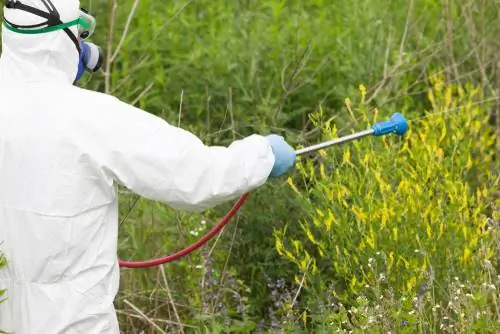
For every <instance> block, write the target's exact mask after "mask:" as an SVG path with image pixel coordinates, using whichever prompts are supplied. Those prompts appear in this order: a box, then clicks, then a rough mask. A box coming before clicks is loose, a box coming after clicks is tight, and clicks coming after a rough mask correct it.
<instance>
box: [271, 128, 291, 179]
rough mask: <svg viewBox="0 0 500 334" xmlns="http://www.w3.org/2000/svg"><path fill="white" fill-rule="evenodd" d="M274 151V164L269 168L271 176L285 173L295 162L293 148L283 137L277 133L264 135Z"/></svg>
mask: <svg viewBox="0 0 500 334" xmlns="http://www.w3.org/2000/svg"><path fill="white" fill-rule="evenodd" d="M266 138H267V140H268V141H269V144H270V145H271V148H272V150H273V153H274V159H275V160H274V166H273V169H272V170H271V174H270V176H271V177H278V176H281V175H283V174H285V173H286V172H287V171H288V169H290V168H291V167H292V166H293V165H294V164H295V158H296V154H295V150H294V149H293V148H292V147H291V146H290V145H288V144H287V143H286V142H285V139H284V138H283V137H281V136H278V135H269V136H267V137H266Z"/></svg>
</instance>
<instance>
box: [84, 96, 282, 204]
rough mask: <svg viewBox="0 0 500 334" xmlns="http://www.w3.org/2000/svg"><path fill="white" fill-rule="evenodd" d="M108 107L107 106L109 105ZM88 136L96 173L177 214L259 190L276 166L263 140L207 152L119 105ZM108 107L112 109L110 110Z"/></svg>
mask: <svg viewBox="0 0 500 334" xmlns="http://www.w3.org/2000/svg"><path fill="white" fill-rule="evenodd" d="M109 102H111V103H109ZM106 104H107V105H108V106H107V108H108V109H107V110H106V111H103V112H102V113H101V114H98V113H96V114H95V115H96V116H98V117H99V120H100V121H99V120H94V121H95V122H93V123H92V122H89V127H92V129H94V126H95V123H96V122H98V123H99V125H98V126H97V128H95V129H94V130H92V131H91V132H87V133H89V135H88V136H89V138H88V142H90V143H92V144H91V145H93V147H94V151H95V152H96V154H95V156H97V157H98V161H99V165H100V167H101V168H102V169H103V170H105V171H106V172H107V173H108V174H110V175H112V177H113V179H115V180H116V181H117V182H119V183H121V184H123V185H124V186H125V187H127V188H128V189H130V190H131V191H133V192H135V193H137V194H139V195H141V196H143V197H145V198H148V199H151V200H158V201H161V202H163V203H165V204H167V205H169V206H171V207H173V208H175V209H182V210H188V211H203V210H206V209H209V208H212V207H214V206H216V205H218V204H221V203H224V202H226V201H229V200H232V199H235V198H237V197H239V196H241V195H243V194H244V193H245V192H248V191H251V190H253V189H255V188H257V187H259V186H261V185H263V184H264V183H265V182H266V181H267V178H268V177H269V174H270V172H271V169H272V167H273V164H274V155H273V152H272V149H271V147H270V145H269V144H268V142H267V139H266V138H264V137H262V136H259V135H252V136H249V137H247V138H244V139H242V140H237V141H234V142H233V143H232V144H231V145H230V146H228V147H221V146H206V145H204V144H203V143H202V141H201V140H200V139H199V138H198V137H196V136H195V135H194V134H192V133H191V132H188V131H186V130H183V129H181V128H178V127H175V126H172V125H170V124H168V123H167V122H166V121H164V120H163V119H161V118H159V117H156V116H154V115H152V114H150V113H148V112H146V111H143V110H141V109H138V108H136V107H133V106H131V105H129V104H126V103H124V102H122V101H120V100H118V99H114V98H113V99H112V100H111V101H108V103H106ZM109 104H111V106H109ZM90 124H92V125H90Z"/></svg>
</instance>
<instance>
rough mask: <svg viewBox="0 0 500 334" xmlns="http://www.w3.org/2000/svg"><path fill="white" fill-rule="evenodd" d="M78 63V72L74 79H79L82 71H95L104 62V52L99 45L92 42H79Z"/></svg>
mask: <svg viewBox="0 0 500 334" xmlns="http://www.w3.org/2000/svg"><path fill="white" fill-rule="evenodd" d="M80 48H81V54H80V64H79V65H78V73H77V76H76V80H75V81H78V80H80V78H81V77H82V75H83V72H84V71H87V72H90V73H94V72H97V71H98V70H99V69H100V68H101V67H102V64H103V63H104V52H103V50H102V48H101V47H99V46H97V45H95V44H94V43H89V42H83V41H82V42H81V43H80Z"/></svg>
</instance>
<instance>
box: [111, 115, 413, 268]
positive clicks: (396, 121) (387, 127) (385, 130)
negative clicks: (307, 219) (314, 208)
mask: <svg viewBox="0 0 500 334" xmlns="http://www.w3.org/2000/svg"><path fill="white" fill-rule="evenodd" d="M406 131H408V122H407V121H406V119H405V117H404V116H403V115H402V114H400V113H394V114H393V115H392V116H391V118H390V119H389V120H386V121H382V122H379V123H376V124H374V125H373V126H372V127H371V129H368V130H364V131H360V132H357V133H354V134H351V135H347V136H344V137H341V138H337V139H333V140H329V141H326V142H324V143H320V144H317V145H313V146H309V147H306V148H302V149H300V150H297V151H296V154H297V155H303V154H306V153H310V152H315V151H318V150H322V149H325V148H328V147H331V146H334V145H337V144H342V143H345V142H348V141H351V140H354V139H358V138H363V137H366V136H372V135H373V136H383V135H386V134H390V133H396V134H398V135H400V136H402V135H404V134H405V133H406ZM247 197H248V194H244V195H243V196H241V198H240V199H239V200H238V201H237V202H236V203H235V204H234V206H233V208H232V209H231V210H230V211H229V212H228V213H227V214H226V215H225V216H224V218H222V220H221V221H220V222H219V223H217V225H215V226H214V227H213V228H212V229H211V230H210V231H209V232H208V233H207V234H206V235H205V236H203V237H202V238H201V239H200V240H198V241H197V242H196V243H194V244H192V245H190V246H189V247H187V248H185V249H183V250H181V251H179V252H177V253H174V254H171V255H168V256H165V257H162V258H158V259H153V260H148V261H139V262H131V261H120V267H126V268H148V267H153V266H158V265H161V264H164V263H167V262H171V261H174V260H177V259H179V258H181V257H183V256H186V255H188V254H189V253H191V252H193V251H194V250H196V249H198V248H199V247H201V246H203V245H204V244H206V243H207V242H208V241H209V240H210V239H211V238H212V237H213V236H215V235H216V234H217V233H219V231H220V230H222V228H223V227H224V226H225V225H226V224H227V223H228V222H229V220H230V219H231V218H232V217H233V216H234V215H235V214H236V213H237V212H238V210H239V209H240V208H241V207H242V206H243V204H244V203H245V202H246V200H247Z"/></svg>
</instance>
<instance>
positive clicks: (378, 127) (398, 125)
mask: <svg viewBox="0 0 500 334" xmlns="http://www.w3.org/2000/svg"><path fill="white" fill-rule="evenodd" d="M372 130H373V135H374V136H382V135H386V134H388V133H392V132H394V133H396V134H398V135H400V136H402V135H404V134H405V133H406V131H408V122H407V121H406V119H405V117H404V116H403V115H402V114H400V113H394V114H393V115H392V116H391V118H390V119H389V120H387V121H383V122H379V123H377V124H374V125H373V126H372Z"/></svg>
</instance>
